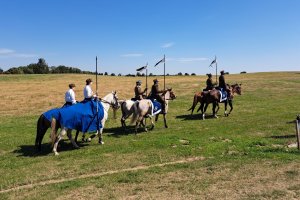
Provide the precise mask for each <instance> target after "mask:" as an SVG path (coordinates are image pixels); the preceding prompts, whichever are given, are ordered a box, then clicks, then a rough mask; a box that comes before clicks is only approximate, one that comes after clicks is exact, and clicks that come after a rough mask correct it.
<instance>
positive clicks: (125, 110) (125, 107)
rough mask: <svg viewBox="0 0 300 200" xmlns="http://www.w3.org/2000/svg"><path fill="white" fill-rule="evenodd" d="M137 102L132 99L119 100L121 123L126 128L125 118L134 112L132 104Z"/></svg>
mask: <svg viewBox="0 0 300 200" xmlns="http://www.w3.org/2000/svg"><path fill="white" fill-rule="evenodd" d="M135 103H137V101H132V100H124V101H121V102H120V107H121V111H122V117H121V125H122V127H123V128H124V129H125V130H126V123H125V121H126V119H127V118H129V117H130V116H131V115H132V113H133V112H134V106H133V105H134V104H135Z"/></svg>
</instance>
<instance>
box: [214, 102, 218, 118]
mask: <svg viewBox="0 0 300 200" xmlns="http://www.w3.org/2000/svg"><path fill="white" fill-rule="evenodd" d="M216 106H217V103H216V102H214V103H213V116H214V118H218V116H217V113H216Z"/></svg>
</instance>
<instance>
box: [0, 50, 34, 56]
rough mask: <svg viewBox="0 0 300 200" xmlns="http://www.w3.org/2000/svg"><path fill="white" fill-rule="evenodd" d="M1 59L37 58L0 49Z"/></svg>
mask: <svg viewBox="0 0 300 200" xmlns="http://www.w3.org/2000/svg"><path fill="white" fill-rule="evenodd" d="M0 56H1V57H13V58H34V57H38V55H36V54H27V53H17V52H16V51H15V50H12V49H5V48H0Z"/></svg>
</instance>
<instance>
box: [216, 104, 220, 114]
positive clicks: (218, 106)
mask: <svg viewBox="0 0 300 200" xmlns="http://www.w3.org/2000/svg"><path fill="white" fill-rule="evenodd" d="M216 106H217V110H216V114H217V113H218V112H219V109H220V104H219V103H216Z"/></svg>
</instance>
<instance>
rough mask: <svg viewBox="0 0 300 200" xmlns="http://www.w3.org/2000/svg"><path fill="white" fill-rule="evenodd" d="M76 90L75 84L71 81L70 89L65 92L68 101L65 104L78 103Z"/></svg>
mask: <svg viewBox="0 0 300 200" xmlns="http://www.w3.org/2000/svg"><path fill="white" fill-rule="evenodd" d="M74 90H75V84H74V83H70V84H69V90H68V91H67V92H66V93H65V101H66V103H65V104H64V106H71V105H73V104H76V100H75V92H74Z"/></svg>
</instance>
